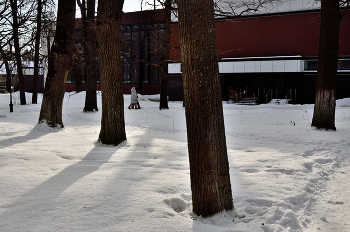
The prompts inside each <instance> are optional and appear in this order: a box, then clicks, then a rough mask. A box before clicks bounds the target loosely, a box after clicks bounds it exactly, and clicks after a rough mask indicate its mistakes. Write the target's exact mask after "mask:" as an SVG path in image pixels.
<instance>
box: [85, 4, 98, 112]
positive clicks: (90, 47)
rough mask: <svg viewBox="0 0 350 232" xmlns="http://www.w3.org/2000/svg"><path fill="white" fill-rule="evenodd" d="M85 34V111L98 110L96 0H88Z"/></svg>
mask: <svg viewBox="0 0 350 232" xmlns="http://www.w3.org/2000/svg"><path fill="white" fill-rule="evenodd" d="M83 27H85V28H83V31H84V36H85V43H84V44H85V48H84V53H85V71H86V75H85V77H86V96H85V107H84V110H83V111H84V112H94V111H98V108H97V96H96V90H97V84H96V81H97V77H96V70H97V62H96V40H95V0H87V15H86V20H85V21H84V22H83Z"/></svg>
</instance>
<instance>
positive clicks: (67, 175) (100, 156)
mask: <svg viewBox="0 0 350 232" xmlns="http://www.w3.org/2000/svg"><path fill="white" fill-rule="evenodd" d="M119 148H120V147H112V146H111V147H108V146H103V145H102V146H101V145H96V146H95V147H94V148H93V149H92V150H91V151H90V152H89V153H88V154H87V155H86V156H85V157H84V159H82V160H81V161H79V162H78V163H76V164H73V165H70V166H68V167H66V168H65V169H63V170H62V171H60V172H59V173H57V174H56V175H54V176H52V177H50V178H49V179H48V180H46V181H44V182H43V183H41V184H40V185H38V186H37V187H35V188H33V189H32V190H30V191H29V192H27V193H25V194H23V195H22V196H20V197H19V199H18V200H16V201H15V202H13V203H11V204H8V205H5V206H4V207H3V209H5V210H2V211H3V213H1V218H2V219H1V220H2V223H1V224H2V228H11V230H15V229H16V231H20V230H23V226H25V225H23V223H21V221H22V220H23V219H24V218H30V220H31V224H32V225H33V224H36V225H40V221H41V220H42V218H44V217H45V216H46V214H49V213H50V211H52V210H54V209H55V200H56V199H57V198H59V197H60V196H61V194H62V192H64V191H65V190H66V189H68V188H69V187H70V186H71V185H73V184H74V183H76V182H77V181H79V180H80V179H82V178H84V177H85V176H87V175H89V174H92V173H93V172H95V171H97V170H98V169H99V168H100V167H101V166H102V165H103V164H105V163H107V162H108V161H109V159H110V158H111V157H112V155H113V154H115V153H116V152H117V150H118V149H119ZM77 197H78V196H77ZM38 207H40V209H38ZM0 212H1V211H0ZM27 220H28V219H27Z"/></svg>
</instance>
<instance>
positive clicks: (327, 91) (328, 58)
mask: <svg viewBox="0 0 350 232" xmlns="http://www.w3.org/2000/svg"><path fill="white" fill-rule="evenodd" d="M347 4H348V3H347ZM345 12H346V11H344V12H343V14H341V12H340V11H339V0H321V23H320V35H319V36H320V37H319V50H318V68H317V83H316V97H315V106H314V115H313V118H312V124H311V126H313V127H316V128H318V129H326V130H336V127H335V105H336V85H337V69H338V55H339V26H340V22H341V19H342V17H343V16H344V14H345Z"/></svg>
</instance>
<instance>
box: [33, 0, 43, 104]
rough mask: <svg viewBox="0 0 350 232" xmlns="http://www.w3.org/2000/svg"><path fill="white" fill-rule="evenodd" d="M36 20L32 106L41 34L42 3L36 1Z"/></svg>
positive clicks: (35, 88) (35, 99)
mask: <svg viewBox="0 0 350 232" xmlns="http://www.w3.org/2000/svg"><path fill="white" fill-rule="evenodd" d="M37 14H38V15H37V19H36V33H35V55H34V56H35V57H34V77H33V95H32V104H37V103H38V75H39V53H40V51H39V49H40V34H41V14H42V1H41V0H38V13H37Z"/></svg>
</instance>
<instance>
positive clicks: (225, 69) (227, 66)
mask: <svg viewBox="0 0 350 232" xmlns="http://www.w3.org/2000/svg"><path fill="white" fill-rule="evenodd" d="M221 64H222V72H220V73H233V62H221Z"/></svg>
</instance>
